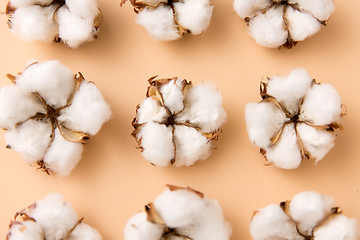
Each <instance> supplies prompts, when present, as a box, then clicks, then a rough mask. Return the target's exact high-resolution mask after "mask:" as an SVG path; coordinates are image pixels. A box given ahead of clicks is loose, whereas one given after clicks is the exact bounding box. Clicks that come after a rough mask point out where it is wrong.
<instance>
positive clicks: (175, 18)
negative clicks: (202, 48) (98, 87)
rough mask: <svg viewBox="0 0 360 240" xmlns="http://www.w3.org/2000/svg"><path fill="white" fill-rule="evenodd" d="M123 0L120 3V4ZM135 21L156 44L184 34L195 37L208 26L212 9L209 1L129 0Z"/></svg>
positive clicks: (124, 0)
mask: <svg viewBox="0 0 360 240" xmlns="http://www.w3.org/2000/svg"><path fill="white" fill-rule="evenodd" d="M125 2H126V0H122V1H121V5H122V4H124V3H125ZM130 2H131V4H132V5H133V6H134V8H135V11H136V12H137V19H136V22H137V23H138V24H140V25H142V26H143V27H145V29H146V31H147V33H148V34H149V36H150V37H151V38H152V39H154V40H156V41H170V40H176V39H178V38H180V37H182V36H183V35H184V34H186V33H191V34H194V35H199V34H201V33H203V32H204V31H205V30H206V29H207V28H208V27H209V25H210V20H211V16H212V11H213V6H211V4H210V1H209V0H184V1H177V2H175V1H167V0H130Z"/></svg>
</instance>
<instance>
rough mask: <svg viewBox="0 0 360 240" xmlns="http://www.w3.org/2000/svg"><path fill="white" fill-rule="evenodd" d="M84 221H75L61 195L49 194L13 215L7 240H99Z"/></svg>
mask: <svg viewBox="0 0 360 240" xmlns="http://www.w3.org/2000/svg"><path fill="white" fill-rule="evenodd" d="M83 220H84V218H81V219H79V220H78V216H77V213H76V211H75V210H74V209H72V207H71V204H70V203H66V202H64V201H63V198H62V196H61V195H60V194H56V193H52V194H48V195H47V196H46V197H45V198H44V199H40V200H37V201H36V203H34V204H32V205H30V206H29V207H28V208H27V209H24V210H21V211H20V212H17V213H16V214H15V216H14V220H13V221H11V223H10V225H9V231H8V233H7V237H6V240H19V239H30V240H46V239H63V240H75V239H93V240H101V236H100V234H99V233H98V231H97V230H96V229H94V228H91V227H90V226H89V225H87V224H85V223H82V222H83Z"/></svg>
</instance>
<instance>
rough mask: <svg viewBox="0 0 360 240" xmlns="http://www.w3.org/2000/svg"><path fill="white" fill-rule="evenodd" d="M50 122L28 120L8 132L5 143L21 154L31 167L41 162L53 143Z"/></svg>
mask: <svg viewBox="0 0 360 240" xmlns="http://www.w3.org/2000/svg"><path fill="white" fill-rule="evenodd" d="M50 135H51V125H50V122H49V121H36V120H28V121H26V122H24V123H23V124H21V125H20V126H18V127H17V128H15V129H13V130H8V131H6V133H5V135H4V138H5V142H6V144H7V145H8V147H10V148H11V149H13V150H15V151H16V152H18V153H20V154H21V157H22V158H23V159H24V160H25V161H26V162H27V163H29V164H30V165H35V164H36V163H37V162H38V161H39V160H41V159H42V158H43V157H44V155H45V152H46V150H47V148H48V147H49V145H50V142H51V137H50Z"/></svg>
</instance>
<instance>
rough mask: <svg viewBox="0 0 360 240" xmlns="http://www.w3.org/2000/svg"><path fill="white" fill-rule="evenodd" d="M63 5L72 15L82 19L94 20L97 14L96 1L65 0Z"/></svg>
mask: <svg viewBox="0 0 360 240" xmlns="http://www.w3.org/2000/svg"><path fill="white" fill-rule="evenodd" d="M65 5H66V7H67V8H68V9H69V10H70V12H71V13H72V14H75V15H78V16H80V17H83V18H91V19H94V17H95V16H96V15H98V14H99V9H98V4H97V1H96V0H66V2H65Z"/></svg>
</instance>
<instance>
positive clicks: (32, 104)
mask: <svg viewBox="0 0 360 240" xmlns="http://www.w3.org/2000/svg"><path fill="white" fill-rule="evenodd" d="M7 76H8V78H9V79H10V80H11V81H12V83H13V84H12V85H7V86H3V87H2V88H0V128H3V129H5V130H6V133H5V135H4V138H5V141H6V144H7V148H11V149H13V150H15V151H17V152H19V153H20V154H21V155H22V158H23V159H24V160H25V161H26V162H27V163H29V164H30V165H33V166H34V165H38V166H39V168H40V169H42V170H43V171H44V172H46V173H47V174H49V173H56V174H58V175H64V176H66V175H68V174H69V173H70V171H71V170H72V169H73V168H74V167H75V166H76V164H77V163H78V161H79V160H80V158H81V154H82V150H83V144H84V143H86V141H87V140H88V139H89V138H90V137H91V136H93V135H95V134H96V133H97V132H98V131H99V130H100V128H101V126H102V124H103V123H104V122H106V121H107V120H109V118H110V115H111V110H110V107H109V105H108V104H107V103H106V102H105V100H104V98H103V97H102V94H101V92H100V91H99V89H98V88H97V87H96V86H95V84H94V83H93V82H87V81H86V80H85V79H84V77H83V76H82V74H81V73H78V74H76V75H74V74H73V73H72V71H71V70H70V69H68V68H66V67H65V66H63V65H61V64H60V63H59V62H58V61H47V62H43V63H33V64H31V65H29V66H28V67H27V68H26V69H25V70H24V71H23V72H22V73H20V74H19V75H18V76H17V77H15V76H13V75H10V74H8V75H7Z"/></svg>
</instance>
